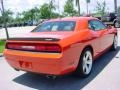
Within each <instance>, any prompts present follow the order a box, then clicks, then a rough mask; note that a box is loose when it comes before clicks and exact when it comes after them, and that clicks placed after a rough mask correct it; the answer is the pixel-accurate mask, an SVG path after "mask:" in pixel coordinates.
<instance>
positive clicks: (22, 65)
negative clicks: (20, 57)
mask: <svg viewBox="0 0 120 90" xmlns="http://www.w3.org/2000/svg"><path fill="white" fill-rule="evenodd" d="M19 65H20V67H21V68H28V69H32V63H31V62H25V61H19Z"/></svg>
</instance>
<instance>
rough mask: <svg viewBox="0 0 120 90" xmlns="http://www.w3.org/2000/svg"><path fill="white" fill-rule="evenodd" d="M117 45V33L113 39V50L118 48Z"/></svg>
mask: <svg viewBox="0 0 120 90" xmlns="http://www.w3.org/2000/svg"><path fill="white" fill-rule="evenodd" d="M117 45H118V36H117V35H115V36H114V39H113V44H112V47H111V50H112V51H115V50H116V49H117Z"/></svg>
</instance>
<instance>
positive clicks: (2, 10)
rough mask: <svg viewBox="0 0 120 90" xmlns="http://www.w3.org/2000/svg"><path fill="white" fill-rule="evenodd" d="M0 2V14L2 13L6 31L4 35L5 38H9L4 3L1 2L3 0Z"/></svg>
mask: <svg viewBox="0 0 120 90" xmlns="http://www.w3.org/2000/svg"><path fill="white" fill-rule="evenodd" d="M0 4H1V7H2V8H1V9H0V10H1V14H2V17H3V22H4V27H5V31H6V36H7V39H9V34H8V30H7V22H6V18H5V16H6V13H5V9H4V3H3V0H0Z"/></svg>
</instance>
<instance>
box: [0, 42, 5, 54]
mask: <svg viewBox="0 0 120 90" xmlns="http://www.w3.org/2000/svg"><path fill="white" fill-rule="evenodd" d="M4 48H5V41H3V40H0V53H3V50H4Z"/></svg>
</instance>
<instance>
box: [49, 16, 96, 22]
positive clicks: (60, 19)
mask: <svg viewBox="0 0 120 90" xmlns="http://www.w3.org/2000/svg"><path fill="white" fill-rule="evenodd" d="M92 19H96V20H98V19H97V18H94V17H65V18H57V19H50V20H48V22H49V21H83V20H85V21H88V20H92Z"/></svg>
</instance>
